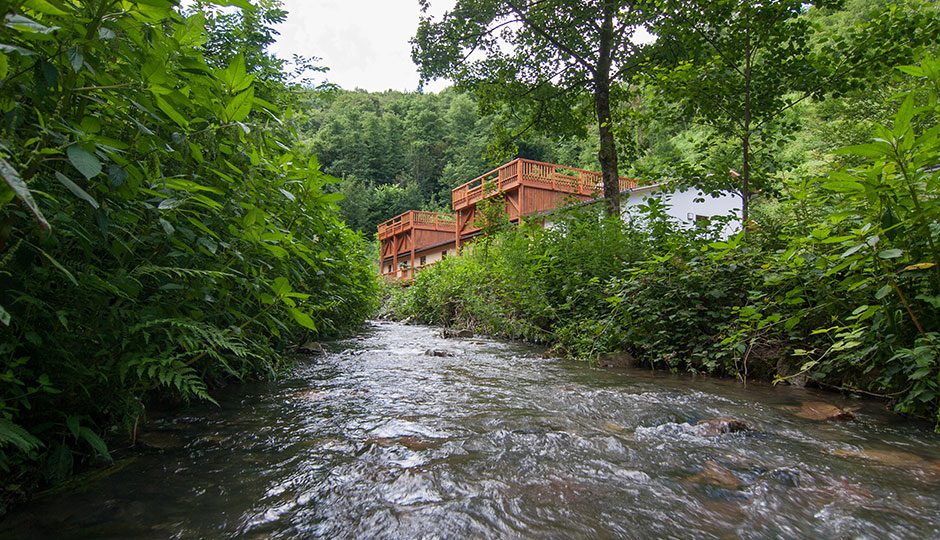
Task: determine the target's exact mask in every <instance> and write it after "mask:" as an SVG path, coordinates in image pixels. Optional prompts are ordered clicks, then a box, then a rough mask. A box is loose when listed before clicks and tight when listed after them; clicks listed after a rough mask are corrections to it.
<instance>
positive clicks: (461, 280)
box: [390, 55, 940, 422]
mask: <svg viewBox="0 0 940 540" xmlns="http://www.w3.org/2000/svg"><path fill="white" fill-rule="evenodd" d="M899 70H900V72H902V73H904V74H905V75H906V76H907V77H909V79H910V80H909V81H907V82H904V83H903V84H902V85H901V86H900V87H902V88H909V90H907V91H905V92H901V93H899V94H897V95H895V96H893V97H892V99H891V104H890V105H889V106H890V107H893V108H894V109H895V111H896V112H895V113H894V114H893V115H892V117H891V119H890V120H891V121H890V123H888V124H887V125H877V124H876V125H875V127H874V128H873V131H872V133H871V134H870V139H869V141H868V142H865V143H863V144H857V145H852V146H848V147H845V148H842V149H841V150H838V153H839V154H841V155H845V154H851V155H854V156H855V159H854V160H852V161H851V162H852V163H854V164H855V165H851V166H845V167H842V168H836V167H832V168H830V170H829V171H828V173H827V174H826V175H825V176H824V177H812V176H806V177H801V176H797V175H793V176H785V177H781V178H779V179H778V181H779V182H780V188H779V193H780V194H781V195H782V196H781V198H780V199H779V200H778V199H773V198H765V199H764V200H763V202H762V203H761V204H760V206H759V207H758V211H757V212H756V213H755V215H756V216H758V217H760V219H761V221H760V226H759V227H758V228H756V229H755V230H753V231H751V233H750V235H749V237H750V238H749V240H748V241H747V242H745V241H744V233H743V232H741V233H738V234H736V235H733V236H731V237H728V238H721V237H720V236H718V231H721V230H722V224H721V223H714V224H711V225H712V226H713V227H712V228H696V229H683V228H679V227H676V226H675V225H674V224H673V223H671V222H669V221H668V219H666V216H665V214H664V212H663V208H662V203H661V202H659V201H658V200H657V199H649V200H647V201H646V202H645V204H643V205H639V206H638V209H639V210H640V212H641V215H640V216H637V219H633V220H628V221H627V223H620V222H619V221H615V222H610V221H606V220H602V219H599V216H598V215H597V214H596V213H592V212H591V211H590V210H589V209H580V210H573V211H569V212H567V213H564V214H560V215H553V216H551V217H550V218H549V219H551V220H552V221H553V223H551V224H550V226H549V227H547V228H545V229H541V228H539V227H532V226H526V227H520V228H510V229H507V230H503V231H501V232H499V233H496V234H495V236H491V237H490V238H489V239H486V240H484V241H483V242H484V243H483V246H484V249H479V247H478V245H473V246H472V249H470V250H469V253H464V255H463V256H462V257H460V258H458V259H456V260H450V259H448V260H447V261H445V262H444V263H443V264H440V265H437V266H435V267H432V268H431V269H429V270H426V271H424V272H422V273H421V274H419V276H418V278H417V279H416V280H415V282H414V284H413V285H412V286H411V287H410V288H408V289H405V290H402V291H400V292H399V293H398V294H397V295H396V296H394V297H393V299H392V302H391V303H390V306H391V308H392V309H393V311H397V312H399V313H401V314H402V315H408V316H412V317H415V318H418V319H419V320H423V321H426V322H429V323H434V324H444V325H448V324H459V325H466V326H475V327H477V328H480V329H481V330H483V331H487V332H490V333H496V334H499V335H506V336H510V337H525V338H527V339H533V340H540V341H547V342H550V343H552V344H553V345H554V346H555V347H556V348H557V349H558V350H563V351H566V352H567V353H568V354H570V355H572V356H575V357H579V358H585V359H588V360H594V359H595V358H596V355H597V354H598V353H600V352H607V351H627V352H629V353H631V354H632V355H633V357H634V358H635V359H636V360H637V362H638V363H640V364H645V365H649V366H651V367H658V368H666V369H671V370H679V371H694V372H706V373H716V374H724V375H732V376H737V377H739V378H741V379H743V380H747V379H748V378H761V379H774V380H776V381H782V380H794V379H795V378H798V377H799V378H805V379H806V380H808V381H809V383H810V384H817V385H821V386H826V387H834V388H839V389H843V390H847V391H853V392H864V393H867V394H871V395H876V396H882V397H884V398H886V399H889V400H890V401H891V403H892V404H893V406H894V408H895V410H897V411H899V412H902V413H906V414H911V415H916V416H920V417H927V418H934V419H935V420H937V421H938V422H940V342H938V339H940V317H938V313H940V312H938V308H940V251H938V246H937V242H938V235H940V227H938V225H937V224H938V223H940V206H938V205H937V204H936V200H937V199H938V197H940V167H938V165H937V155H938V154H940V122H938V120H940V98H938V95H940V60H938V59H937V58H936V57H935V56H930V55H928V56H926V57H925V58H924V59H923V60H922V61H921V62H920V63H919V64H917V65H907V66H902V67H901V68H899ZM639 218H642V219H639Z"/></svg>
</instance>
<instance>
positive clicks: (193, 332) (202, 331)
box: [130, 318, 263, 378]
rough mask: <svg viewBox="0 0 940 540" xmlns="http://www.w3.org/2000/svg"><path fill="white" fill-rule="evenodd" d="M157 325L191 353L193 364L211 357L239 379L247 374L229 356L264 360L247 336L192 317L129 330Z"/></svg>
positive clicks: (146, 334)
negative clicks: (200, 359)
mask: <svg viewBox="0 0 940 540" xmlns="http://www.w3.org/2000/svg"><path fill="white" fill-rule="evenodd" d="M154 328H156V329H160V330H162V331H163V333H164V335H165V336H166V338H167V339H168V340H169V341H170V342H171V343H172V344H173V345H175V346H176V347H178V348H180V349H182V351H183V352H182V354H186V355H189V356H190V357H191V359H190V363H192V362H194V361H195V360H196V359H198V358H202V357H208V358H211V359H213V360H215V361H216V362H218V363H219V364H220V365H221V366H222V367H223V368H224V369H225V371H226V372H228V373H229V374H230V375H233V376H235V377H238V378H241V377H242V376H244V372H243V371H240V370H237V369H234V368H233V367H232V366H231V365H230V364H229V362H228V359H227V357H231V356H234V357H235V358H238V359H240V360H242V361H243V362H244V363H247V364H251V362H252V361H253V360H262V359H263V357H261V356H260V355H258V354H257V353H255V352H253V351H252V347H251V346H250V345H249V344H248V343H246V342H245V340H244V338H242V337H241V336H239V335H237V334H236V331H235V330H234V329H232V328H227V329H224V330H222V329H220V328H218V327H216V326H214V325H211V324H207V323H203V322H198V321H193V320H191V319H181V318H167V319H155V320H150V321H146V322H143V323H141V324H138V325H136V326H134V327H132V328H131V330H130V331H131V333H137V332H142V331H144V330H149V329H154ZM150 339H151V336H150V334H149V333H148V332H144V340H145V342H148V343H149V341H150Z"/></svg>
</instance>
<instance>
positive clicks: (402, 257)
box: [378, 159, 740, 281]
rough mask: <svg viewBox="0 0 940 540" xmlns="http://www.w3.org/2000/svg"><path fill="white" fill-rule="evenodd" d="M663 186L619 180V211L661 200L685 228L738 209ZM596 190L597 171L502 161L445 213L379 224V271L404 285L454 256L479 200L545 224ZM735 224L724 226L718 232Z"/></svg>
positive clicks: (511, 216) (510, 216)
mask: <svg viewBox="0 0 940 540" xmlns="http://www.w3.org/2000/svg"><path fill="white" fill-rule="evenodd" d="M663 186H664V185H663V184H654V185H648V186H640V185H638V184H637V182H636V181H634V180H631V179H629V178H620V192H621V196H622V197H623V199H622V207H623V208H624V209H627V208H628V207H630V206H632V205H637V204H642V203H644V202H646V201H647V200H648V198H649V197H661V198H662V199H663V201H664V203H665V204H666V206H667V208H668V210H667V213H668V214H669V215H670V216H672V218H673V219H675V220H677V221H679V222H681V223H685V224H686V225H689V226H692V225H694V224H695V223H696V222H698V221H699V220H701V219H702V218H707V217H712V216H716V215H728V214H729V213H731V212H733V211H734V209H736V208H738V207H739V206H740V199H738V198H737V197H736V196H734V195H731V194H728V195H724V196H719V197H712V196H709V195H704V194H701V193H698V192H696V191H695V190H687V191H680V192H676V193H666V192H665V191H664V190H663V189H662V188H663ZM603 190H604V187H603V179H602V177H601V174H600V173H597V172H593V171H585V170H582V169H575V168H572V167H564V166H562V165H555V164H552V163H542V162H539V161H532V160H528V159H516V160H513V161H510V162H509V163H506V164H505V165H502V166H500V167H498V168H496V169H494V170H492V171H490V172H488V173H486V174H484V175H482V176H479V177H477V178H475V179H473V180H471V181H469V182H467V183H466V184H463V185H461V186H458V187H456V188H454V190H453V191H452V194H451V195H452V203H453V210H454V213H453V214H440V213H435V212H419V211H416V210H411V211H409V212H405V213H404V214H401V215H399V216H396V217H394V218H392V219H390V220H388V221H386V222H385V223H382V224H381V225H379V230H378V237H379V241H380V243H381V255H380V260H379V262H380V265H381V266H380V272H381V274H382V275H383V276H386V277H389V278H399V279H402V280H405V281H409V280H410V279H412V278H413V277H414V274H415V272H417V271H419V270H420V269H421V268H424V267H426V266H428V265H430V264H434V263H435V262H438V261H440V260H441V259H443V258H445V257H446V256H447V255H450V254H455V253H456V251H457V250H458V249H460V248H461V246H462V245H463V244H465V243H466V242H467V241H468V240H471V239H472V238H473V237H474V236H476V235H478V234H480V231H481V223H482V219H481V218H482V211H481V208H480V206H481V203H482V202H483V201H486V200H491V201H493V202H495V203H497V204H499V205H501V213H502V215H503V216H505V217H506V219H507V220H508V221H509V222H510V223H518V222H519V220H520V219H521V218H523V217H528V216H536V217H539V218H540V219H542V220H543V223H545V224H546V225H549V224H551V222H552V216H551V214H552V213H553V212H554V211H555V210H557V209H559V208H562V207H564V206H568V205H570V204H579V203H589V202H591V201H596V200H598V199H599V198H601V197H602V196H603ZM739 226H740V224H739V223H737V224H734V223H732V224H730V225H729V226H728V227H729V228H728V229H727V230H726V233H725V234H729V233H730V232H731V230H732V229H734V228H736V227H739Z"/></svg>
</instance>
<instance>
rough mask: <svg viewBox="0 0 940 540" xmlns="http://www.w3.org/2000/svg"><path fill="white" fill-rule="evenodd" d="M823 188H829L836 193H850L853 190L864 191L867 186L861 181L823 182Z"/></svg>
mask: <svg viewBox="0 0 940 540" xmlns="http://www.w3.org/2000/svg"><path fill="white" fill-rule="evenodd" d="M822 187H823V189H828V190H829V191H835V192H836V193H849V192H853V191H864V190H865V186H864V185H862V184H861V183H859V182H844V181H836V182H823V184H822Z"/></svg>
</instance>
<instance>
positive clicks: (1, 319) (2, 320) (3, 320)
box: [0, 306, 10, 326]
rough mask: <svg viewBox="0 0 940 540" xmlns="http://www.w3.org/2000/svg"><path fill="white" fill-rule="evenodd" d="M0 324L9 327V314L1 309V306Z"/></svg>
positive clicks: (0, 307) (1, 307)
mask: <svg viewBox="0 0 940 540" xmlns="http://www.w3.org/2000/svg"><path fill="white" fill-rule="evenodd" d="M0 323H3V325H4V326H10V313H9V312H8V311H7V310H5V309H3V306H0Z"/></svg>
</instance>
